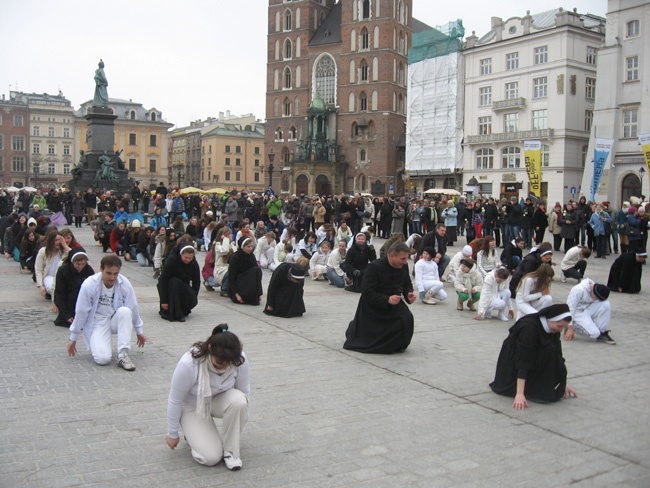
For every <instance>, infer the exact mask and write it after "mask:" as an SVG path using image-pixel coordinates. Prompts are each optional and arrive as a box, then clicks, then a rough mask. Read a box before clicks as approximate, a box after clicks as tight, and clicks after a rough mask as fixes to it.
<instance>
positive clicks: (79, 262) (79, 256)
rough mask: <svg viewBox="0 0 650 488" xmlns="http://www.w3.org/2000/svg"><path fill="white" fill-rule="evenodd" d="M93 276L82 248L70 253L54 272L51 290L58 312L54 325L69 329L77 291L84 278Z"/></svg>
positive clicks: (77, 294)
mask: <svg viewBox="0 0 650 488" xmlns="http://www.w3.org/2000/svg"><path fill="white" fill-rule="evenodd" d="M94 274H95V271H94V270H93V268H92V266H90V264H88V254H86V251H85V250H84V248H83V247H77V248H74V249H72V250H71V251H70V253H69V254H68V257H67V259H66V260H65V262H64V263H63V264H61V266H59V269H58V270H57V272H56V280H55V281H54V289H53V290H52V291H53V293H52V295H53V298H54V305H55V307H56V309H57V311H58V315H57V317H56V319H54V325H58V326H59V327H70V324H71V323H72V321H73V319H74V314H75V308H76V306H77V298H78V296H79V290H81V285H82V284H83V282H84V281H85V280H86V278H88V277H90V276H92V275H94Z"/></svg>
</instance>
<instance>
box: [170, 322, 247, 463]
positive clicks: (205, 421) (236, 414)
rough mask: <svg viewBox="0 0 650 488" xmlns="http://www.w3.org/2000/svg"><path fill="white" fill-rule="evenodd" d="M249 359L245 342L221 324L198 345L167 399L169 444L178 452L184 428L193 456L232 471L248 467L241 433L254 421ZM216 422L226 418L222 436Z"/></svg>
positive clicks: (187, 357) (183, 364)
mask: <svg viewBox="0 0 650 488" xmlns="http://www.w3.org/2000/svg"><path fill="white" fill-rule="evenodd" d="M250 391H251V388H250V371H249V367H248V359H247V358H246V355H245V354H244V352H243V350H242V345H241V342H240V340H239V338H238V337H237V336H236V335H235V334H233V333H232V332H229V331H228V325H226V324H219V325H217V326H216V327H215V328H214V329H213V330H212V334H211V335H210V337H208V339H207V340H206V341H204V342H196V343H194V344H193V345H192V348H191V349H190V350H189V351H187V352H186V353H185V354H183V356H182V357H181V359H180V360H179V361H178V364H177V365H176V369H174V374H173V375H172V381H171V390H170V392H169V399H168V400H167V436H166V437H165V442H166V443H167V445H168V446H169V447H170V448H171V449H175V448H176V447H177V446H178V443H179V442H180V435H179V432H178V430H179V427H181V428H182V429H183V435H184V436H185V440H186V441H187V443H188V444H189V446H190V452H191V453H192V458H194V460H195V461H196V462H197V463H199V464H203V465H204V466H214V465H215V464H217V463H218V462H220V461H221V460H222V459H223V461H224V463H225V465H226V467H227V468H228V469H230V470H231V471H237V470H239V469H241V467H242V464H243V463H242V461H241V457H240V456H241V455H240V435H241V432H242V430H243V429H244V426H245V425H246V422H247V421H248V404H249V401H250ZM214 418H220V419H222V425H221V429H220V430H221V432H219V429H217V426H216V425H215V423H214Z"/></svg>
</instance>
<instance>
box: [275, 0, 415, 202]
mask: <svg viewBox="0 0 650 488" xmlns="http://www.w3.org/2000/svg"><path fill="white" fill-rule="evenodd" d="M268 11H269V17H268V32H269V34H268V46H267V47H268V62H267V98H266V120H267V130H266V138H265V151H264V153H265V154H267V155H268V154H272V155H273V156H271V157H270V158H269V163H268V164H267V167H268V166H273V167H274V168H275V172H274V173H272V176H271V177H272V180H273V184H274V188H275V189H276V191H277V190H278V187H279V189H280V191H281V192H282V193H299V192H302V191H304V192H305V193H307V194H313V193H318V194H331V193H342V192H347V193H349V192H355V191H362V192H368V191H371V192H373V193H376V194H389V193H393V194H396V193H401V192H403V189H404V181H403V177H404V142H403V141H404V133H405V121H406V117H405V115H406V104H407V100H406V83H407V80H406V68H407V56H406V55H407V51H408V48H409V46H410V44H411V34H412V23H413V22H412V14H411V0H339V1H338V2H336V3H335V2H334V0H298V1H292V2H289V1H286V0H270V1H269V10H268ZM400 141H401V144H400ZM270 159H273V161H270Z"/></svg>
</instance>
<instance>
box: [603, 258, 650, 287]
mask: <svg viewBox="0 0 650 488" xmlns="http://www.w3.org/2000/svg"><path fill="white" fill-rule="evenodd" d="M647 257H648V254H647V253H646V252H645V251H638V252H637V253H633V252H627V253H625V254H621V255H620V256H619V257H618V258H616V261H614V263H613V264H612V267H611V268H610V270H609V279H608V280H607V288H609V289H610V290H612V291H616V292H619V293H639V292H640V291H641V274H642V273H643V263H644V262H645V259H646V258H647Z"/></svg>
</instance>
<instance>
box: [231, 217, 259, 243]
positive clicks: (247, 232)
mask: <svg viewBox="0 0 650 488" xmlns="http://www.w3.org/2000/svg"><path fill="white" fill-rule="evenodd" d="M233 233H234V234H235V242H239V241H241V239H242V237H244V238H246V239H251V240H252V241H253V248H255V247H257V239H255V233H254V232H253V231H252V230H251V224H250V221H249V220H248V219H244V220H242V221H241V226H240V228H239V231H237V232H235V231H234V229H233Z"/></svg>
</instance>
